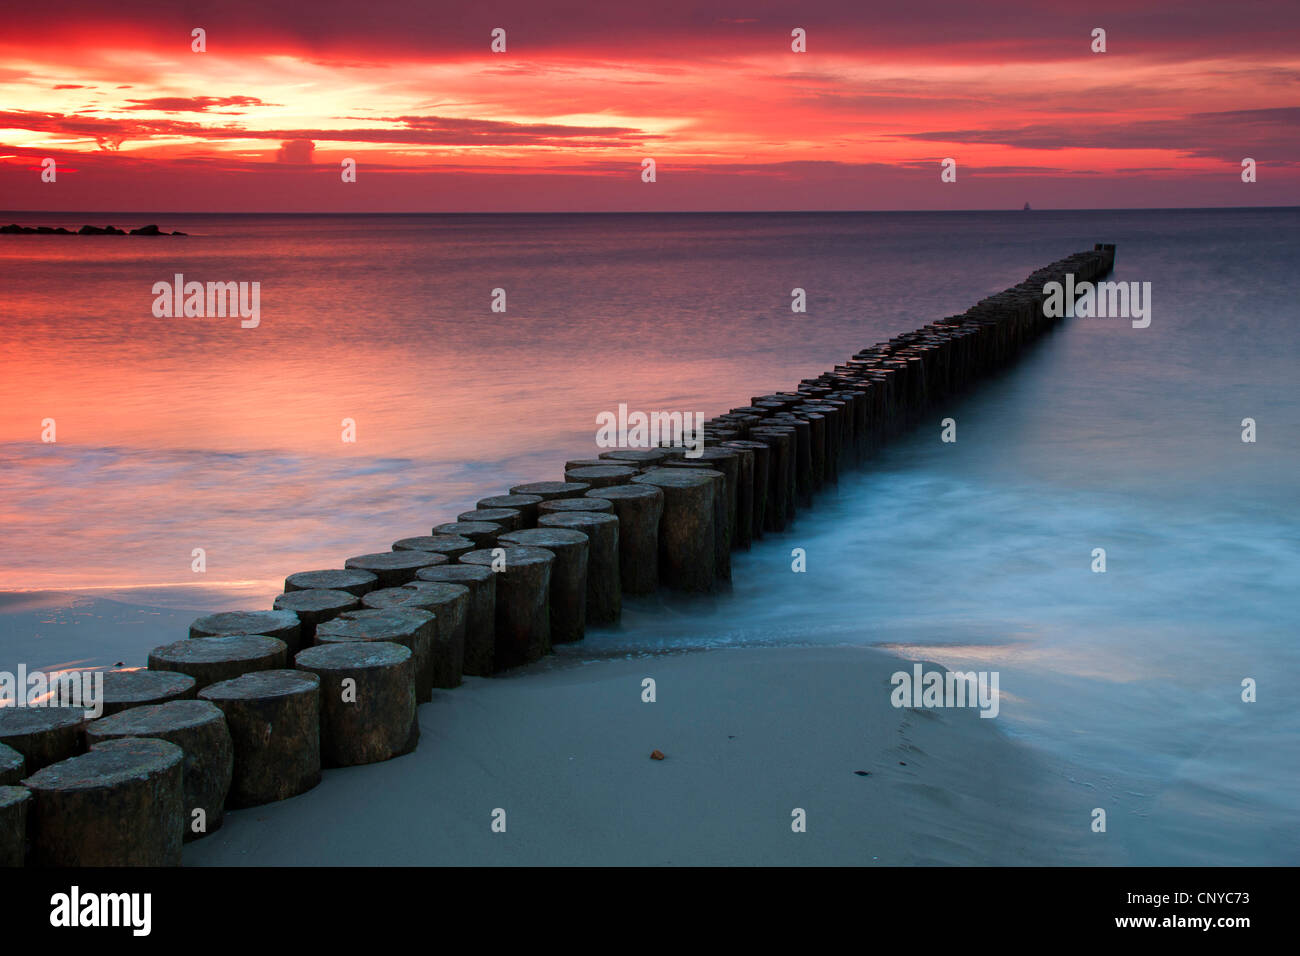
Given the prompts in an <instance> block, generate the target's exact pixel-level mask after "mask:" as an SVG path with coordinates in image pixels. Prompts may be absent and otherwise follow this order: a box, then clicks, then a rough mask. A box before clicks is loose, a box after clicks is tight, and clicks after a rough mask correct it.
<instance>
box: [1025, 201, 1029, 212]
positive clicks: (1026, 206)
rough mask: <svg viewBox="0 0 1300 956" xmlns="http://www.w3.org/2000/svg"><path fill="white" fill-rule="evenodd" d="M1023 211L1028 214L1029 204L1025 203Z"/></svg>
mask: <svg viewBox="0 0 1300 956" xmlns="http://www.w3.org/2000/svg"><path fill="white" fill-rule="evenodd" d="M1024 211H1025V212H1029V211H1030V210H1029V203H1025V210H1024Z"/></svg>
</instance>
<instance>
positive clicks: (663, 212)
mask: <svg viewBox="0 0 1300 956" xmlns="http://www.w3.org/2000/svg"><path fill="white" fill-rule="evenodd" d="M1279 209H1300V203H1297V204H1294V205H1283V206H1111V207H1105V208H1087V207H1066V206H1035V207H1031V208H1030V209H1023V208H1018V207H1015V206H998V207H994V208H988V209H655V210H651V209H586V210H573V209H551V210H499V209H497V210H459V211H451V210H420V211H411V212H394V211H391V210H349V211H343V210H332V211H326V210H308V211H302V210H296V211H267V210H256V211H254V210H243V209H241V210H211V209H209V210H197V209H188V210H178V211H171V210H162V209H150V210H142V209H107V210H93V209H73V210H63V209H0V215H6V216H7V215H10V214H16V215H37V214H39V215H51V216H83V215H84V216H90V215H94V216H114V215H120V216H143V215H150V216H772V215H787V216H789V215H810V216H812V215H831V216H834V215H846V214H881V213H888V214H897V213H910V214H914V215H934V214H939V215H960V214H963V213H990V212H1006V213H1011V212H1017V213H1023V212H1204V211H1211V210H1217V211H1242V210H1279Z"/></svg>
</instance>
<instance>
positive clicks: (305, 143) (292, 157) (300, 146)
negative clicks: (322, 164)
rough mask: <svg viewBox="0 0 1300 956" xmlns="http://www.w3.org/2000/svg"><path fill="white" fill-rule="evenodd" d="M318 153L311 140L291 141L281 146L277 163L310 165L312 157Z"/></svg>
mask: <svg viewBox="0 0 1300 956" xmlns="http://www.w3.org/2000/svg"><path fill="white" fill-rule="evenodd" d="M315 151H316V144H315V143H313V142H312V141H311V140H309V139H291V140H289V141H288V142H284V143H281V144H280V149H279V151H278V152H277V153H276V154H275V161H276V162H277V163H298V164H303V163H310V162H311V155H312V153H314V152H315Z"/></svg>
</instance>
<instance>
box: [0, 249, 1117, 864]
mask: <svg viewBox="0 0 1300 956" xmlns="http://www.w3.org/2000/svg"><path fill="white" fill-rule="evenodd" d="M1114 259H1115V247H1114V246H1113V245H1097V246H1095V247H1094V248H1093V249H1092V250H1091V251H1088V252H1080V253H1077V254H1075V255H1072V256H1069V257H1067V258H1065V259H1061V260H1059V261H1057V262H1054V263H1052V264H1051V265H1049V266H1046V267H1044V268H1042V269H1039V270H1038V271H1036V272H1034V273H1033V274H1032V275H1030V276H1029V277H1028V278H1026V279H1025V281H1023V282H1021V283H1020V284H1018V285H1016V286H1013V287H1012V288H1010V289H1007V290H1005V291H1003V292H999V293H998V294H996V295H993V296H990V297H989V298H987V299H984V300H982V301H980V302H978V303H976V304H975V305H974V306H972V307H971V308H969V309H967V310H966V311H965V312H963V313H962V314H961V315H954V316H949V317H947V318H944V319H940V320H938V321H935V322H932V323H930V324H928V325H925V326H923V327H921V328H919V329H916V330H915V331H912V332H907V333H904V334H902V335H899V336H895V337H894V338H892V339H890V340H889V341H887V342H880V343H877V344H875V345H873V346H870V347H869V348H864V349H862V350H861V351H859V352H857V353H856V354H854V355H853V356H852V357H851V358H849V359H848V360H847V361H845V362H844V363H843V364H841V365H836V366H835V367H834V368H833V369H831V370H829V371H827V372H823V373H822V374H821V375H818V376H817V377H815V378H807V379H804V380H803V381H801V382H799V383H798V384H797V385H796V386H795V387H794V388H793V390H791V391H788V392H774V393H771V394H767V395H753V396H749V397H748V398H747V399H745V400H744V401H743V402H742V403H740V404H738V405H737V406H736V407H734V408H731V409H730V410H728V411H726V412H724V413H722V414H720V415H717V416H716V417H714V418H712V419H710V420H708V421H707V422H706V423H705V426H704V430H703V436H702V437H703V445H702V448H700V447H696V446H692V448H691V449H689V452H690V453H689V454H688V449H687V448H686V447H682V446H677V447H659V448H635V449H627V448H624V449H615V450H609V451H604V452H601V453H600V454H599V455H598V456H596V457H592V458H586V459H574V460H570V461H569V462H568V463H566V465H565V466H564V471H563V474H562V477H563V479H564V480H562V481H539V482H532V483H528V484H523V485H516V486H514V487H512V488H509V489H508V490H507V491H506V492H501V491H496V492H491V493H489V494H488V495H487V496H485V497H483V498H482V499H480V500H479V502H478V507H477V508H476V509H475V510H473V511H467V512H463V513H461V514H459V515H457V516H456V517H455V520H454V521H445V522H442V521H439V522H433V521H431V522H430V523H429V530H428V532H427V533H426V532H425V531H424V530H423V529H417V530H418V533H417V534H416V535H415V536H412V537H407V538H402V539H401V540H399V541H397V542H395V543H394V544H393V545H392V547H391V548H390V549H389V550H387V551H381V552H375V553H370V554H363V555H358V556H355V557H351V558H348V559H347V560H346V561H344V562H342V564H343V567H341V568H337V569H328V570H317V571H303V572H298V573H295V574H290V575H289V576H288V577H287V578H286V579H285V586H284V593H283V594H281V595H280V596H279V597H277V598H276V600H275V605H274V608H273V609H270V610H265V611H235V612H226V613H222V614H212V615H207V616H205V617H203V618H200V619H199V620H197V621H195V622H194V624H193V625H191V627H190V633H189V637H188V638H186V639H185V640H181V641H176V642H174V643H171V644H167V645H164V646H162V647H158V648H155V649H154V650H153V651H152V652H151V653H150V655H149V662H148V663H149V668H148V670H144V671H135V672H131V674H132V676H131V677H129V678H127V677H122V678H120V679H115V680H114V681H112V682H107V681H106V683H105V694H106V699H105V701H104V703H105V707H104V714H105V716H103V717H101V718H100V719H98V720H95V721H92V722H87V721H86V719H85V717H84V714H83V713H82V711H80V710H79V709H74V708H70V707H8V708H0V865H22V864H23V863H24V862H27V863H29V864H32V865H55V866H75V865H111V864H122V865H174V864H179V863H180V859H181V846H182V843H183V841H188V840H194V839H199V838H202V837H204V836H206V835H208V834H210V833H212V832H213V831H215V830H216V829H217V828H219V827H220V825H221V821H222V814H223V811H224V810H225V809H228V808H236V807H248V806H256V805H259V804H263V803H268V802H272V801H277V800H283V799H287V798H289V797H292V796H294V795H296V794H299V793H302V792H304V791H305V790H308V789H311V788H312V787H315V786H316V785H317V784H318V783H319V782H320V780H321V777H322V768H328V767H334V766H346V765H355V764H360V763H374V762H377V761H381V760H387V759H390V758H392V757H395V756H399V755H401V754H405V753H409V752H410V751H411V750H413V749H414V748H416V747H417V746H418V744H419V719H418V712H417V707H418V704H419V703H421V702H424V701H428V700H430V699H431V697H432V695H433V690H434V688H441V689H451V688H454V687H456V686H457V685H459V684H460V683H461V677H462V675H463V674H469V675H475V676H489V675H492V674H496V673H500V672H501V671H503V670H506V669H508V668H512V667H518V666H522V665H526V664H529V663H531V662H534V661H536V660H538V659H540V658H541V657H542V656H543V655H545V654H548V653H550V652H551V650H552V647H553V645H554V644H557V643H561V642H570V641H579V640H582V639H583V637H584V635H585V631H586V628H587V627H588V626H601V625H608V624H611V623H613V622H615V621H617V620H618V617H619V614H620V613H621V608H622V602H623V596H624V595H643V594H647V593H651V592H653V591H656V590H659V589H667V590H676V591H693V592H713V591H717V590H720V589H725V588H726V586H727V584H728V582H729V581H730V580H731V574H732V567H731V552H732V551H733V550H736V549H746V548H750V547H752V545H753V542H755V541H757V540H759V539H761V538H763V537H765V536H768V535H772V534H779V533H781V532H783V531H785V530H786V529H788V528H790V526H791V524H792V523H793V522H795V521H797V519H798V515H799V513H800V512H801V511H803V510H805V509H807V508H810V507H815V505H816V502H817V496H818V493H819V492H821V491H823V490H824V489H826V488H827V487H828V486H832V485H834V484H835V483H837V482H838V480H839V477H840V475H841V474H842V473H844V472H845V471H846V470H847V469H849V468H851V467H854V466H857V465H859V464H860V463H861V462H863V461H864V460H865V459H867V458H869V457H870V456H871V455H872V453H873V452H875V451H876V450H877V449H878V448H879V447H880V446H881V444H882V443H883V442H885V441H887V440H888V439H889V438H890V437H891V436H893V435H896V434H897V433H899V432H900V431H901V430H903V429H904V428H906V427H908V426H909V425H911V424H913V423H915V422H916V421H917V419H918V418H919V417H920V416H922V415H923V414H927V413H932V412H933V409H934V408H935V406H936V404H937V403H941V402H944V401H946V400H949V399H951V398H952V397H953V396H955V395H957V394H958V393H960V392H961V391H963V390H964V389H966V388H967V387H969V386H970V385H972V384H973V383H975V382H977V381H978V380H980V379H981V378H984V377H986V376H988V375H989V374H991V373H993V372H996V371H997V370H998V369H1000V368H1002V367H1003V366H1005V365H1007V364H1008V363H1009V362H1011V361H1012V360H1014V359H1015V358H1016V357H1017V356H1018V355H1019V354H1021V352H1022V351H1023V350H1024V348H1025V347H1026V346H1027V345H1029V344H1030V343H1031V342H1033V341H1034V340H1035V339H1037V338H1038V337H1039V336H1041V335H1042V334H1043V333H1044V332H1046V331H1048V330H1049V329H1050V328H1051V327H1052V326H1053V325H1054V324H1056V323H1057V322H1059V321H1061V320H1060V319H1058V318H1053V317H1049V316H1045V315H1044V308H1043V303H1044V300H1045V299H1046V296H1045V295H1044V291H1043V290H1044V286H1045V285H1046V284H1047V283H1049V282H1064V279H1065V276H1066V275H1067V274H1072V275H1073V276H1074V279H1075V283H1076V285H1077V284H1079V283H1082V282H1095V281H1097V280H1099V279H1101V278H1103V277H1104V276H1105V275H1107V274H1108V273H1109V272H1110V271H1111V269H1112V267H1113V265H1114ZM935 424H936V425H937V424H938V422H937V421H936V422H935ZM696 452H699V454H696ZM115 673H119V672H115Z"/></svg>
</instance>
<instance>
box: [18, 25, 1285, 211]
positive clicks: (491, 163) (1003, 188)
mask: <svg viewBox="0 0 1300 956" xmlns="http://www.w3.org/2000/svg"><path fill="white" fill-rule="evenodd" d="M7 7H8V8H9V9H6V11H5V14H4V19H3V22H2V25H0V53H2V54H3V59H0V63H3V64H4V65H3V66H0V208H3V209H13V210H43V209H44V210H86V211H90V210H104V211H109V210H112V211H131V210H140V211H206V210H212V211H248V212H260V211H322V212H330V211H367V210H370V211H394V212H396V211H411V212H419V211H475V210H482V211H510V210H524V211H545V210H579V211H586V210H596V211H613V210H662V211H670V210H708V209H740V210H747V209H753V210H762V209H988V208H1018V207H1019V206H1020V205H1021V204H1022V203H1023V202H1025V201H1029V202H1031V203H1033V205H1034V206H1035V207H1038V208H1106V207H1151V206H1245V205H1263V206H1268V205H1293V204H1297V203H1300V149H1298V147H1300V133H1298V132H1297V131H1298V130H1300V43H1297V38H1298V37H1300V4H1297V3H1295V2H1293V0H1287V2H1249V0H1245V2H1242V0H1238V2H1233V3H1224V2H1222V0H1188V2H1179V3H1159V4H1146V5H1142V4H1140V3H1135V2H1133V0H1120V2H1116V0H1099V2H1091V3H1087V4H1081V3H1077V2H1065V0H1045V2H1038V3H1008V2H1002V0H977V2H973V3H936V2H931V0H911V2H905V3H888V4H884V3H868V2H864V0H832V2H802V0H801V2H798V3H794V2H786V3H777V2H771V0H757V2H751V0H738V2H730V3H728V2H713V0H704V2H700V3H673V2H669V3H608V2H606V3H601V4H595V3H576V2H564V3H545V2H537V0H532V2H522V0H508V2H475V3H457V4H445V3H436V2H432V3H431V2H428V0H424V2H416V0H408V2H392V0H369V2H365V3H353V2H341V0H318V2H313V3H294V4H288V3H279V4H271V3H267V2H214V3H176V2H174V0H156V2H132V0H126V2H115V3H112V4H105V3H103V2H102V0H95V2H88V0H69V2H60V3H59V4H57V5H56V6H53V7H51V6H49V5H42V4H24V5H22V6H19V5H17V4H16V3H13V2H9V3H7ZM271 7H273V9H270V8H271ZM195 27H202V28H203V29H204V30H206V33H207V51H206V52H204V53H195V52H192V51H191V31H192V30H193V28H195ZM497 27H500V28H502V29H504V30H505V31H506V51H505V52H504V53H493V52H492V51H491V50H490V48H489V47H490V43H491V33H492V30H493V29H494V28H497ZM796 27H798V28H802V29H803V30H805V31H806V33H807V52H806V53H795V52H792V51H791V48H790V45H791V31H792V30H793V29H794V28H796ZM1096 27H1101V28H1103V29H1105V30H1106V34H1107V36H1106V44H1107V52H1105V53H1093V52H1091V49H1090V46H1091V43H1092V38H1091V34H1092V31H1093V29H1094V28H1096ZM46 157H51V158H53V159H54V160H55V162H56V164H57V171H58V173H57V181H56V182H54V183H44V182H42V181H41V175H40V174H41V161H42V160H43V159H44V158H46ZM646 157H651V158H653V159H654V160H655V161H656V164H657V181H656V182H654V183H644V182H642V181H641V163H642V160H643V159H644V158H646ZM946 157H951V158H953V159H955V160H956V161H957V182H956V183H943V182H941V181H940V175H939V173H940V162H941V160H943V159H944V158H946ZM1245 157H1251V158H1253V159H1255V160H1256V161H1257V162H1258V165H1259V169H1258V182H1256V183H1251V184H1246V183H1243V182H1242V181H1241V161H1242V159H1243V158H1245ZM344 158H352V159H355V160H356V162H357V168H358V178H357V182H356V183H348V184H345V183H343V182H342V181H341V178H340V175H339V170H340V162H341V161H342V160H343V159H344Z"/></svg>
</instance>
